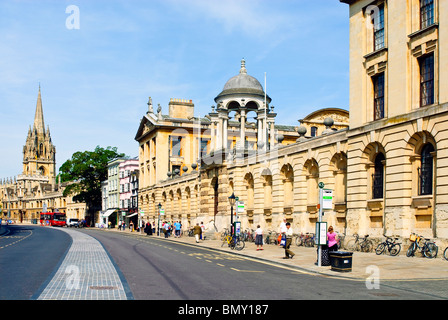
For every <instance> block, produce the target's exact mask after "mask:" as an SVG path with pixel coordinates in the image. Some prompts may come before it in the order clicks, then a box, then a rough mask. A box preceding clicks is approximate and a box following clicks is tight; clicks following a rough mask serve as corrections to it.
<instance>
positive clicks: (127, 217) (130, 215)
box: [126, 212, 138, 218]
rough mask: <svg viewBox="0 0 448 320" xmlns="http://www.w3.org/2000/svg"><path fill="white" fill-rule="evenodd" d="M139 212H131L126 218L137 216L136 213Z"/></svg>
mask: <svg viewBox="0 0 448 320" xmlns="http://www.w3.org/2000/svg"><path fill="white" fill-rule="evenodd" d="M137 214H138V212H136V213H133V214H131V215H130V216H127V217H126V218H130V217H133V216H135V215H137Z"/></svg>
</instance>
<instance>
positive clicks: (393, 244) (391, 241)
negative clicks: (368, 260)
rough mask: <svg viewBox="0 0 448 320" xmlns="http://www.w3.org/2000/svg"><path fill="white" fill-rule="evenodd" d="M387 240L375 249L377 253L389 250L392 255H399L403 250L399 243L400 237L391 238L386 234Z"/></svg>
mask: <svg viewBox="0 0 448 320" xmlns="http://www.w3.org/2000/svg"><path fill="white" fill-rule="evenodd" d="M385 237H386V240H385V241H384V242H381V243H380V244H379V245H378V246H377V247H376V249H375V252H376V254H377V255H380V254H383V253H385V252H389V254H390V255H391V256H397V255H398V254H399V253H400V251H401V244H400V243H398V242H397V241H398V238H395V237H394V238H391V237H388V236H385Z"/></svg>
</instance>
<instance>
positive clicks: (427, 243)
mask: <svg viewBox="0 0 448 320" xmlns="http://www.w3.org/2000/svg"><path fill="white" fill-rule="evenodd" d="M409 240H411V242H412V244H411V245H410V246H409V249H408V251H407V252H406V256H407V257H412V256H414V254H415V252H416V251H417V250H420V252H421V254H422V255H423V256H425V257H426V258H429V259H432V258H435V257H437V252H438V250H439V248H438V247H437V245H436V243H435V242H434V241H431V239H425V238H423V237H422V236H419V235H418V234H415V233H412V234H411V236H410V237H409Z"/></svg>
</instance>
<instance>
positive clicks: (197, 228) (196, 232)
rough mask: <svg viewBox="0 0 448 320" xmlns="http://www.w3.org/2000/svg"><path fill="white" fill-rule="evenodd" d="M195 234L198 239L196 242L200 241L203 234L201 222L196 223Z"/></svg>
mask: <svg viewBox="0 0 448 320" xmlns="http://www.w3.org/2000/svg"><path fill="white" fill-rule="evenodd" d="M193 234H194V238H195V239H196V243H199V238H200V236H201V235H202V228H201V227H200V226H199V223H196V225H195V226H194V228H193Z"/></svg>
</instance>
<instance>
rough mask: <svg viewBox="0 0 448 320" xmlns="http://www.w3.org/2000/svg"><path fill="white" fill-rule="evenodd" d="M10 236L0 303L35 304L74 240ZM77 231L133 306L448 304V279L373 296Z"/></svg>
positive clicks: (359, 285)
mask: <svg viewBox="0 0 448 320" xmlns="http://www.w3.org/2000/svg"><path fill="white" fill-rule="evenodd" d="M10 230H11V233H9V234H8V235H7V236H2V237H0V273H1V283H0V300H29V299H33V298H35V297H36V294H38V293H39V292H41V291H42V290H43V287H45V284H47V283H49V281H50V280H51V278H52V276H53V275H54V274H55V273H56V271H57V269H58V267H59V266H60V265H61V261H62V259H63V258H64V256H65V253H66V252H67V251H68V249H69V248H70V246H71V243H72V241H71V237H70V236H69V235H68V234H67V233H65V232H61V231H62V230H56V229H53V228H43V227H39V226H10ZM79 232H82V233H84V234H87V235H90V236H91V237H93V238H95V239H97V240H98V241H99V242H100V243H101V244H102V246H103V247H104V249H106V250H107V252H108V254H109V256H110V257H111V258H112V260H113V262H114V265H115V266H116V268H117V269H118V270H119V271H120V274H122V275H123V281H124V282H126V287H129V289H130V291H131V292H132V297H133V299H135V300H155V301H167V300H168V301H173V300H177V301H191V300H195V301H211V300H213V301H221V302H223V301H249V300H251V301H260V302H263V301H272V300H276V301H288V300H334V299H338V300H341V299H342V300H391V299H393V300H409V299H412V300H436V299H445V300H446V299H448V295H447V292H446V290H447V289H446V288H447V281H445V280H443V281H437V282H435V281H433V282H423V281H410V282H390V283H382V284H381V289H380V290H369V289H367V288H366V283H365V282H364V281H353V280H348V279H338V278H335V277H326V276H322V275H313V274H308V273H305V272H303V271H301V270H298V269H294V268H292V267H291V268H290V267H286V266H280V265H277V264H274V263H268V262H263V261H258V260H253V259H250V258H245V257H242V256H237V255H233V254H231V253H226V252H220V251H216V250H211V249H207V248H204V247H196V246H192V245H189V244H184V243H180V242H173V241H169V240H168V241H167V240H164V239H159V238H155V237H145V236H141V235H136V234H130V233H119V232H105V231H100V230H95V229H84V230H81V231H79ZM80 254H81V255H82V254H83V253H82V252H80ZM84 254H85V255H86V253H84Z"/></svg>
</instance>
